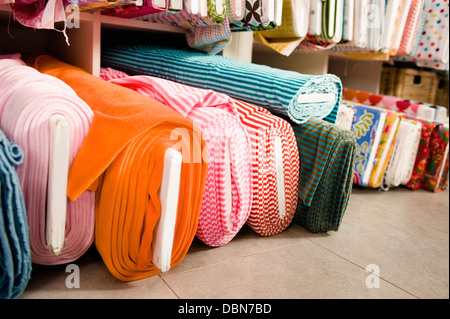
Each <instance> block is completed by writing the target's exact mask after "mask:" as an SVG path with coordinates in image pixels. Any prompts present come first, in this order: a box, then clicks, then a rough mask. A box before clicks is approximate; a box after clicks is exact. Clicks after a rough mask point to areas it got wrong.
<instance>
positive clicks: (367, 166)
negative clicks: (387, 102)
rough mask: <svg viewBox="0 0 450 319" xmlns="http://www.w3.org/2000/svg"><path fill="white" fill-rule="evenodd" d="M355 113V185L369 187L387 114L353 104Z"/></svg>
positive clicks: (353, 130)
mask: <svg viewBox="0 0 450 319" xmlns="http://www.w3.org/2000/svg"><path fill="white" fill-rule="evenodd" d="M351 107H352V110H353V112H354V114H355V115H354V119H353V124H352V132H353V133H354V134H355V137H356V154H355V171H354V176H353V180H354V183H355V184H357V185H360V186H364V187H365V186H368V185H369V181H370V177H371V176H372V171H373V167H374V161H375V157H376V154H377V150H378V147H379V145H380V142H381V136H382V134H383V128H384V126H385V123H386V118H387V114H386V111H385V110H382V109H377V108H374V107H369V106H366V105H363V104H358V103H351Z"/></svg>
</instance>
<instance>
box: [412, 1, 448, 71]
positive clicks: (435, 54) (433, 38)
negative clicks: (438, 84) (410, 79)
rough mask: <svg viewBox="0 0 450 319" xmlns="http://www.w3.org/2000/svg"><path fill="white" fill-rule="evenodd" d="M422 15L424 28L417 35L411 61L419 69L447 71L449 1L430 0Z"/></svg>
mask: <svg viewBox="0 0 450 319" xmlns="http://www.w3.org/2000/svg"><path fill="white" fill-rule="evenodd" d="M424 14H425V21H424V26H423V30H422V33H421V34H419V35H418V36H419V43H418V46H417V50H416V51H415V52H414V54H413V61H415V62H416V64H417V65H418V66H421V67H428V68H434V69H438V70H448V57H449V51H448V46H449V39H448V32H449V17H448V15H449V1H448V0H431V1H430V4H429V6H428V8H427V10H426V11H425V12H424Z"/></svg>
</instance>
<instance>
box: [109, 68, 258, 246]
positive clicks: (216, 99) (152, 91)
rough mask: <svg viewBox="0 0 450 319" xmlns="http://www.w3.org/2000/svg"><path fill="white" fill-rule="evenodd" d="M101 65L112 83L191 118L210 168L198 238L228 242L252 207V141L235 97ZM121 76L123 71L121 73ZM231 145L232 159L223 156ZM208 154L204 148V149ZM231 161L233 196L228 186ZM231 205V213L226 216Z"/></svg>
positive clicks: (208, 241) (209, 242)
mask: <svg viewBox="0 0 450 319" xmlns="http://www.w3.org/2000/svg"><path fill="white" fill-rule="evenodd" d="M109 70H110V69H103V70H102V74H101V76H102V77H103V78H104V79H109V81H110V82H111V83H114V84H117V85H120V86H123V87H127V88H129V89H132V90H135V91H137V92H139V93H141V94H143V95H145V96H148V97H151V98H152V99H155V100H157V101H159V102H161V103H163V104H165V105H167V106H168V107H170V108H171V109H173V110H175V111H177V112H178V113H180V114H182V115H183V116H185V117H187V118H188V119H190V120H192V121H193V122H194V124H195V125H197V127H198V128H199V129H200V130H201V133H202V136H203V138H204V139H205V141H206V147H207V150H206V151H207V162H208V172H207V176H206V182H205V192H204V193H203V199H202V206H201V210H200V216H199V222H198V228H197V233H196V237H197V238H198V239H200V240H201V241H203V242H204V243H205V244H207V245H209V246H213V247H217V246H222V245H224V244H226V243H228V242H229V241H230V240H231V239H233V237H234V236H235V235H236V234H237V232H238V231H239V230H240V229H241V228H242V226H243V225H244V224H245V222H246V221H247V218H248V216H249V214H250V209H251V199H252V187H251V185H252V175H251V169H252V167H251V160H252V159H251V145H250V139H249V136H248V134H247V130H246V128H245V127H244V126H243V125H242V123H241V122H240V120H239V116H238V113H237V110H236V106H235V104H234V101H233V100H232V99H231V98H230V97H228V96H226V95H224V94H220V93H215V92H213V91H211V90H203V89H198V88H194V87H190V86H187V85H182V84H179V83H176V82H172V81H168V80H164V79H160V78H156V77H151V76H125V77H118V78H116V79H113V77H114V76H121V75H120V73H119V72H117V71H115V70H111V72H109ZM122 76H123V73H122ZM227 147H228V152H229V156H230V159H229V160H227V159H226V158H225V154H226V152H227V150H226V148H227ZM204 152H205V151H204ZM227 162H228V163H230V173H231V184H230V186H231V199H230V202H229V203H227V202H228V199H227V189H226V185H227V183H226V179H227V172H226V165H225V164H226V163H227ZM227 205H230V209H231V211H230V216H227V210H228V209H227Z"/></svg>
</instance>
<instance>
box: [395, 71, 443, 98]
mask: <svg viewBox="0 0 450 319" xmlns="http://www.w3.org/2000/svg"><path fill="white" fill-rule="evenodd" d="M438 85H439V78H438V75H437V74H436V72H432V71H421V70H415V69H409V68H404V69H398V70H397V76H396V86H395V94H394V95H395V96H398V97H400V98H403V99H408V100H414V101H419V102H424V103H432V104H434V103H435V99H436V91H437V88H438Z"/></svg>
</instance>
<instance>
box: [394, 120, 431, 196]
mask: <svg viewBox="0 0 450 319" xmlns="http://www.w3.org/2000/svg"><path fill="white" fill-rule="evenodd" d="M404 118H408V117H407V116H404ZM409 119H411V118H409ZM414 120H416V121H418V122H420V123H421V124H422V132H421V135H420V142H419V148H418V149H417V156H416V160H415V162H414V168H413V171H412V174H411V178H410V180H409V181H407V182H406V183H403V185H405V186H406V187H408V188H410V189H412V190H418V189H420V188H422V184H423V181H424V178H425V171H426V168H427V166H428V162H429V160H430V140H431V136H434V135H435V134H436V131H437V130H438V129H439V125H438V124H437V123H433V122H429V121H425V120H422V119H414Z"/></svg>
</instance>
